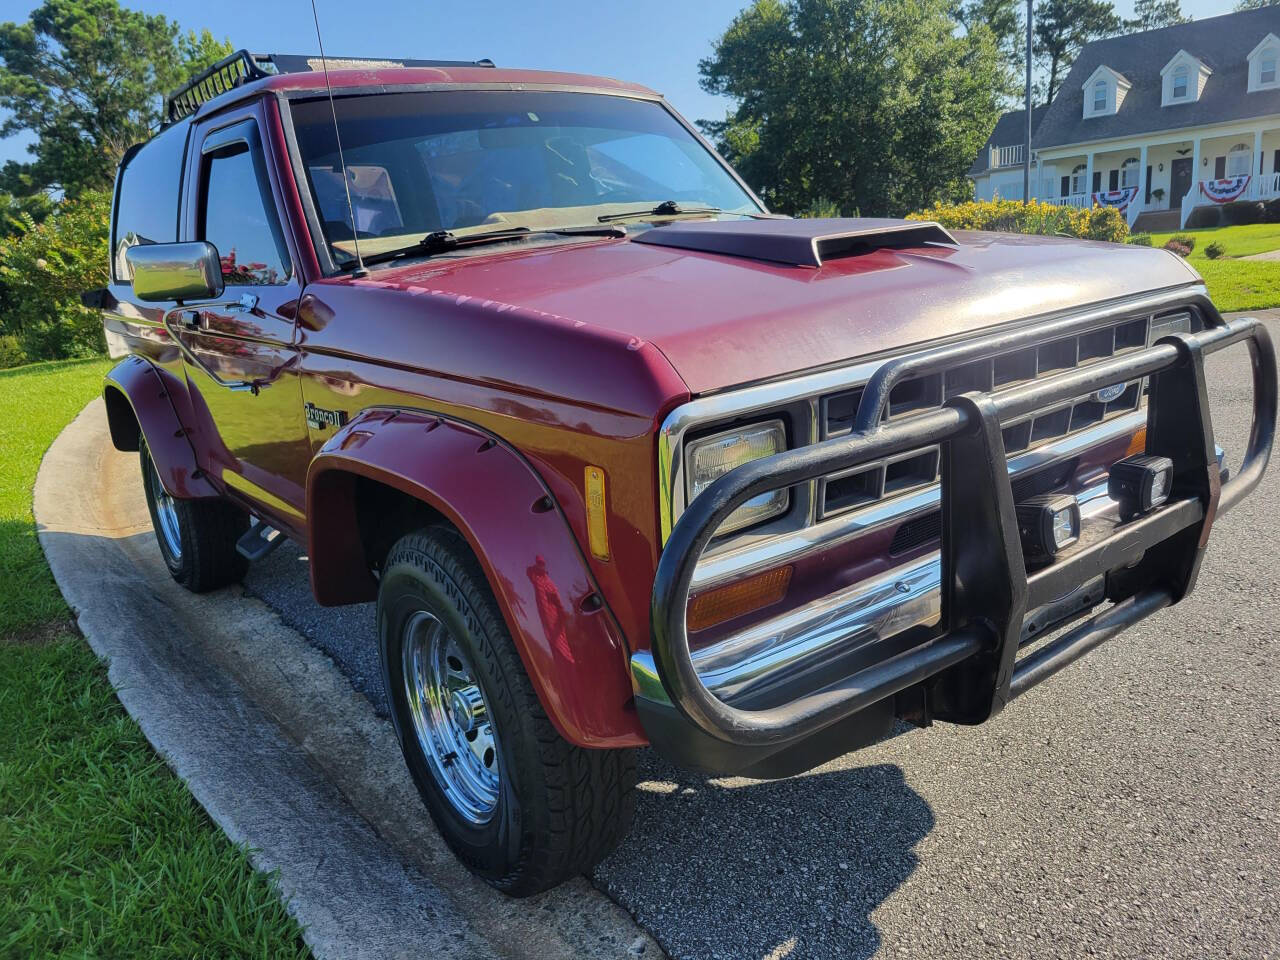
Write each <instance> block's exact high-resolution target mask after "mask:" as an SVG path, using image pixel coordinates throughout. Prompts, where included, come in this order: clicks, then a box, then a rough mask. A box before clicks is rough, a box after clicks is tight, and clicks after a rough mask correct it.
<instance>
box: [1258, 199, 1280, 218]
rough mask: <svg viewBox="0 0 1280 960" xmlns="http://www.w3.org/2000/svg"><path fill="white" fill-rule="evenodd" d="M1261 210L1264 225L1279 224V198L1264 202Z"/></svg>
mask: <svg viewBox="0 0 1280 960" xmlns="http://www.w3.org/2000/svg"><path fill="white" fill-rule="evenodd" d="M1262 210H1263V213H1262V220H1263V222H1264V223H1280V197H1277V198H1275V199H1273V200H1267V201H1265V202H1264V203H1263V204H1262Z"/></svg>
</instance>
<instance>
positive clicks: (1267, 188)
mask: <svg viewBox="0 0 1280 960" xmlns="http://www.w3.org/2000/svg"><path fill="white" fill-rule="evenodd" d="M1257 183H1258V195H1257V197H1255V198H1254V199H1256V200H1271V199H1273V198H1275V197H1280V173H1264V174H1262V175H1261V176H1259V177H1258V178H1257Z"/></svg>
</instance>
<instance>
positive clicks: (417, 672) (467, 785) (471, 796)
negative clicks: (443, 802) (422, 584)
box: [401, 610, 500, 824]
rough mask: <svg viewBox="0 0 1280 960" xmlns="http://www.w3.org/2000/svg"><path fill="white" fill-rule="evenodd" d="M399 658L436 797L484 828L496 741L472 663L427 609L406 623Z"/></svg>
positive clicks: (494, 782)
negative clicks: (442, 795) (444, 800)
mask: <svg viewBox="0 0 1280 960" xmlns="http://www.w3.org/2000/svg"><path fill="white" fill-rule="evenodd" d="M401 656H402V658H403V666H404V685H405V693H406V695H407V697H408V704H409V715H410V716H411V717H412V718H413V727H414V733H415V734H416V735H417V737H418V743H419V745H420V746H421V747H422V752H423V753H424V754H425V755H426V758H427V765H428V766H429V767H430V769H431V774H432V776H433V777H434V778H435V781H436V784H437V785H438V786H439V787H440V792H441V793H443V794H444V796H445V797H447V798H448V800H449V802H450V803H451V804H452V805H453V808H454V810H455V811H457V813H458V814H459V815H460V816H461V817H463V818H464V819H465V820H467V821H468V822H469V823H473V824H483V823H487V822H488V821H489V820H490V819H492V817H493V812H494V810H495V809H496V808H497V806H498V784H499V777H500V774H499V769H498V741H497V737H496V735H495V733H494V730H493V721H492V720H491V719H490V715H489V708H488V705H487V704H486V703H485V699H484V694H483V693H482V692H481V690H480V685H479V684H478V683H477V682H476V679H475V671H474V670H473V669H472V667H471V663H470V662H469V661H468V659H467V657H466V655H465V654H464V653H463V652H462V648H461V647H460V646H459V645H458V642H457V641H456V640H455V639H454V638H453V635H452V634H451V633H450V632H449V630H448V628H447V627H445V625H444V624H443V623H441V622H440V620H439V619H438V618H437V617H435V616H434V615H432V614H430V613H428V612H427V611H425V610H418V611H416V612H415V613H413V614H412V615H411V616H410V617H409V618H408V620H407V621H405V625H404V642H403V644H402V645H401Z"/></svg>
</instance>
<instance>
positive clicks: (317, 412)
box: [302, 401, 347, 430]
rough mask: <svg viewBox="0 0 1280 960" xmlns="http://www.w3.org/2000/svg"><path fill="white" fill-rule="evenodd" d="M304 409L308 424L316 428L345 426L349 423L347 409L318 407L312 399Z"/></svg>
mask: <svg viewBox="0 0 1280 960" xmlns="http://www.w3.org/2000/svg"><path fill="white" fill-rule="evenodd" d="M302 409H303V413H304V414H305V415H306V418H307V426H308V427H314V428H315V429H316V430H323V429H324V428H325V427H345V426H346V425H347V411H345V410H326V409H325V408H324V407H317V406H316V405H315V404H314V403H311V402H310V401H308V402H307V405H306V406H305V407H303V408H302Z"/></svg>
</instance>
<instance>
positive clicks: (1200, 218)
mask: <svg viewBox="0 0 1280 960" xmlns="http://www.w3.org/2000/svg"><path fill="white" fill-rule="evenodd" d="M1187 226H1188V227H1189V228H1190V229H1192V230H1204V229H1207V228H1211V227H1220V226H1222V208H1221V207H1218V206H1211V207H1196V208H1195V209H1194V210H1192V211H1191V216H1189V217H1188V218H1187Z"/></svg>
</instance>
